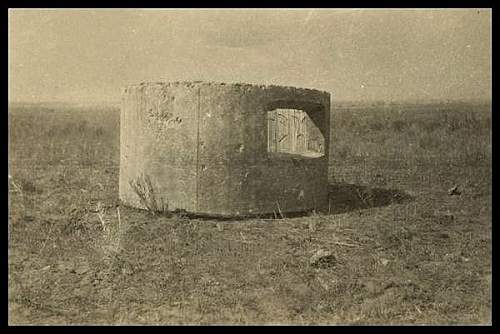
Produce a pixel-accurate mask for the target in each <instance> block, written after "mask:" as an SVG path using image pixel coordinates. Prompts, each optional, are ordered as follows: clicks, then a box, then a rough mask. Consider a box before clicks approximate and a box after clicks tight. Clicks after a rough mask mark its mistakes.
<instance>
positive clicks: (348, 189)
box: [174, 183, 414, 221]
mask: <svg viewBox="0 0 500 334" xmlns="http://www.w3.org/2000/svg"><path fill="white" fill-rule="evenodd" d="M328 193H329V196H328V202H329V205H328V207H325V208H321V209H319V210H317V212H318V213H320V214H323V215H334V214H340V213H347V212H351V211H356V210H363V209H369V208H375V207H382V206H387V205H391V204H402V203H408V202H411V201H413V200H414V198H413V197H412V196H410V195H409V194H407V193H406V192H404V191H402V190H398V189H383V188H370V187H367V186H361V185H356V184H350V183H334V184H330V185H329V186H328ZM174 214H175V215H177V216H182V217H185V218H188V219H200V220H220V221H240V220H247V219H252V218H261V219H282V218H298V217H305V216H310V215H311V214H313V212H312V211H307V212H304V211H302V212H287V213H283V216H281V214H280V213H279V212H274V213H271V214H261V215H248V216H240V217H227V216H215V215H211V216H206V215H197V214H192V213H186V212H174Z"/></svg>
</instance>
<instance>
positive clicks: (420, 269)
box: [8, 104, 492, 324]
mask: <svg viewBox="0 0 500 334" xmlns="http://www.w3.org/2000/svg"><path fill="white" fill-rule="evenodd" d="M336 108H337V109H334V110H333V115H332V160H331V170H330V176H331V184H330V188H331V196H330V211H329V212H321V213H311V214H308V215H307V216H304V217H296V218H285V219H276V220H270V219H257V218H255V219H249V220H242V221H216V220H210V219H189V218H187V217H182V216H167V215H164V216H162V215H152V214H150V213H148V212H144V211H138V210H133V209H129V208H126V207H121V206H120V207H119V211H117V206H118V205H119V201H118V171H119V112H118V109H116V108H103V107H100V108H68V107H66V106H64V107H58V108H51V107H50V106H49V107H48V106H38V107H37V106H33V105H32V106H22V107H16V108H11V109H10V110H9V144H8V145H9V222H8V223H9V323H10V324H28V323H29V324H120V323H121V324H156V323H158V324H179V323H184V324H186V323H196V324H199V323H224V324H227V323H236V324H277V323H279V324H413V323H417V324H490V323H491V224H492V218H491V107H490V106H489V105H474V104H454V105H446V104H432V105H411V106H410V105H406V106H405V105H387V106H386V105H376V106H370V105H344V106H338V107H336ZM455 185H458V189H459V192H460V195H456V196H450V195H449V194H448V190H449V189H450V188H452V187H453V186H455ZM118 212H119V216H118ZM318 249H324V250H328V251H330V252H332V253H333V254H334V256H335V259H336V260H335V261H332V262H331V263H329V266H326V267H322V268H317V267H313V266H311V265H310V264H309V259H310V257H311V256H312V255H313V254H314V253H315V251H317V250H318Z"/></svg>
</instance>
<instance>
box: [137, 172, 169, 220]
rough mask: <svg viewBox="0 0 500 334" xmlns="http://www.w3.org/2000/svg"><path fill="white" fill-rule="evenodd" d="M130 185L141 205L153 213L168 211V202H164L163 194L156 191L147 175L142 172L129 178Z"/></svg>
mask: <svg viewBox="0 0 500 334" xmlns="http://www.w3.org/2000/svg"><path fill="white" fill-rule="evenodd" d="M130 186H131V187H132V189H133V190H134V192H135V194H136V195H137V196H138V197H139V199H140V201H141V203H142V205H143V206H144V207H145V208H146V209H147V210H148V211H149V212H151V213H152V214H153V215H154V214H157V213H166V212H168V202H167V203H165V200H164V199H163V196H159V195H158V194H157V193H156V191H155V189H154V188H153V184H152V183H151V179H150V178H149V176H147V175H144V174H142V175H141V176H139V177H138V178H137V179H135V180H130Z"/></svg>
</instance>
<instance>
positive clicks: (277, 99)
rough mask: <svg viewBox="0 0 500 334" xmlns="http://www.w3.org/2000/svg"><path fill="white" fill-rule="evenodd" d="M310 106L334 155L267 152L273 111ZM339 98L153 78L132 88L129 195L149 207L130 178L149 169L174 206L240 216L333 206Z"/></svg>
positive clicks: (128, 100)
mask: <svg viewBox="0 0 500 334" xmlns="http://www.w3.org/2000/svg"><path fill="white" fill-rule="evenodd" d="M276 108H294V109H302V110H304V111H306V112H308V115H309V116H310V117H311V119H312V121H313V122H314V123H315V124H316V126H318V128H319V129H320V130H321V132H322V133H323V136H324V138H325V156H323V157H321V158H314V159H313V158H302V157H297V156H287V155H277V154H271V153H268V152H267V131H268V128H267V126H268V125H267V112H268V111H269V110H273V109H276ZM329 131H330V95H329V94H328V93H326V92H320V91H316V90H309V89H298V88H293V87H279V86H255V85H247V84H222V83H203V82H193V83H146V84H140V85H132V86H129V87H127V88H126V90H125V91H124V94H123V100H122V111H121V135H120V136H121V139H120V141H121V161H120V199H121V200H122V201H123V202H124V203H125V204H128V205H131V206H134V207H142V205H141V203H140V201H139V198H138V197H137V195H136V194H135V193H134V191H133V190H132V189H131V187H130V185H129V181H130V180H132V179H136V178H137V177H138V176H140V175H141V174H144V175H147V176H148V177H149V178H150V180H151V182H152V184H153V186H154V188H155V192H156V194H157V195H158V196H163V197H164V200H165V201H168V203H169V209H172V210H175V209H182V210H186V211H188V212H193V213H199V214H207V215H221V216H238V215H248V214H262V213H272V212H273V211H277V208H278V206H279V207H280V209H281V210H282V212H292V211H303V210H309V209H313V208H320V207H323V206H325V205H327V204H326V203H327V197H328V196H327V185H328V155H329V154H328V152H329V138H330V133H329Z"/></svg>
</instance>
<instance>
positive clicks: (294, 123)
mask: <svg viewBox="0 0 500 334" xmlns="http://www.w3.org/2000/svg"><path fill="white" fill-rule="evenodd" d="M267 134H268V136H267V151H268V152H270V153H287V154H293V155H297V156H302V157H309V158H317V157H321V156H324V155H325V151H324V150H325V138H324V137H323V134H322V133H321V131H320V130H319V129H318V128H317V127H316V125H315V124H314V123H313V121H312V120H311V118H310V117H309V115H308V114H307V113H306V112H305V111H303V110H300V109H281V108H280V109H274V110H270V111H268V112H267Z"/></svg>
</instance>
